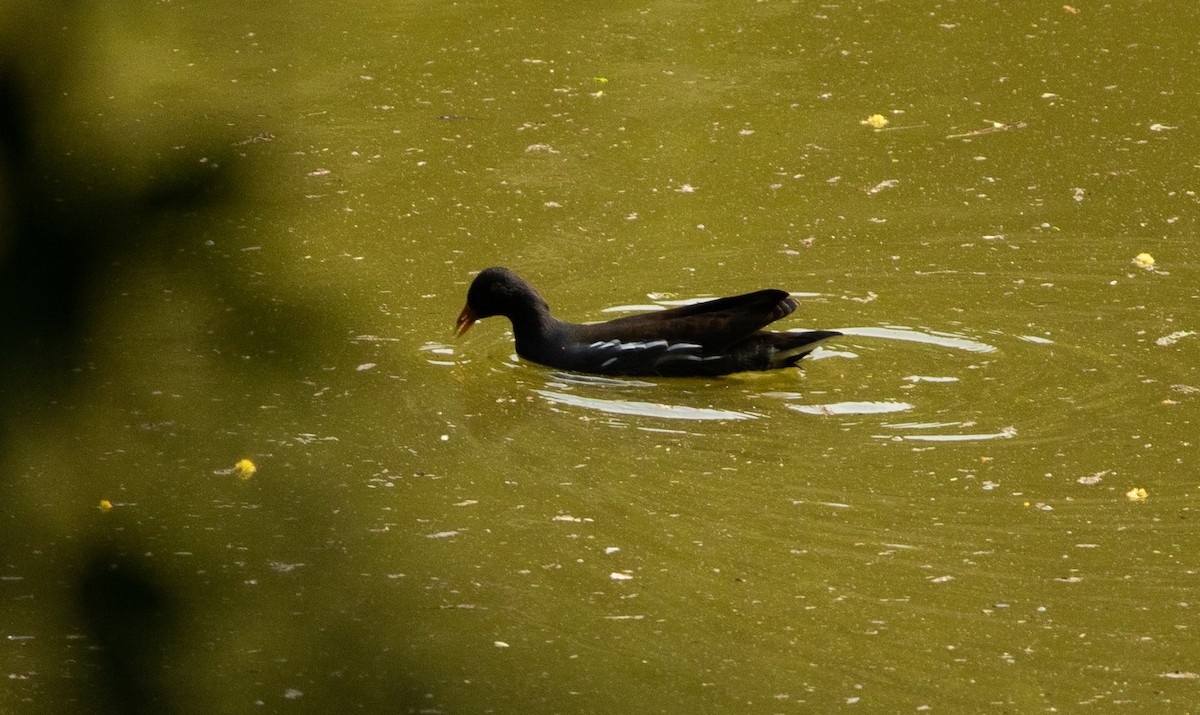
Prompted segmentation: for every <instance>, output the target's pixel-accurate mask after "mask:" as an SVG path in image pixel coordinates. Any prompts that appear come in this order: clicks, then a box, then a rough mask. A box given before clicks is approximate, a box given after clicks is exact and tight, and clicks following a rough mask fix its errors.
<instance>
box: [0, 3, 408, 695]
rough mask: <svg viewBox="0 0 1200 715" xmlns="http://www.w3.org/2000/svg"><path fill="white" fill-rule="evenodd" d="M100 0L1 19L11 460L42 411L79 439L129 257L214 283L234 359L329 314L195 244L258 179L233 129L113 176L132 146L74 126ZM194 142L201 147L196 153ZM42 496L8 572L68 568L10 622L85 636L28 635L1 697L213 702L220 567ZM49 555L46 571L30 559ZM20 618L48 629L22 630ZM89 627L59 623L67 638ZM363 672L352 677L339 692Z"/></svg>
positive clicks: (186, 132)
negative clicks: (172, 557)
mask: <svg viewBox="0 0 1200 715" xmlns="http://www.w3.org/2000/svg"><path fill="white" fill-rule="evenodd" d="M92 10H94V8H91V7H89V6H88V5H87V4H83V3H77V4H68V6H67V7H66V8H65V9H59V8H56V9H43V8H36V9H35V8H33V7H25V8H23V12H24V15H25V16H24V17H22V18H20V19H18V20H14V19H13V18H7V19H6V23H5V26H0V34H9V35H15V34H16V33H17V30H19V34H20V35H21V37H20V41H8V40H15V39H16V38H15V37H5V38H4V39H5V40H6V42H4V43H2V44H0V46H4V47H7V48H8V49H7V50H4V51H2V54H0V335H3V339H2V340H0V374H3V375H4V376H5V377H4V380H3V382H2V383H0V463H3V464H6V465H9V466H14V465H15V464H16V461H17V460H18V459H19V458H18V457H17V455H19V454H22V449H24V448H25V446H24V445H23V441H24V440H26V439H27V438H28V433H29V430H30V428H31V426H34V425H36V426H37V428H38V429H41V430H46V431H48V432H55V431H57V432H58V433H60V437H59V438H58V441H57V444H58V446H59V448H61V449H69V447H68V446H67V445H69V444H70V443H71V442H72V441H73V440H77V439H80V437H79V436H77V435H72V433H71V430H72V429H73V427H72V425H73V424H74V423H73V422H72V421H71V419H70V418H69V416H65V415H63V414H61V413H60V412H58V411H56V410H55V409H53V406H55V405H61V404H64V403H65V404H80V405H88V404H91V403H96V402H100V401H101V400H102V398H101V397H99V396H98V395H97V394H96V388H97V387H98V384H99V383H101V382H103V381H106V380H111V379H114V378H112V377H111V376H108V375H105V376H101V377H97V376H95V375H93V374H91V373H89V370H88V369H86V367H85V366H86V365H87V364H88V363H89V361H90V360H91V359H93V358H94V356H95V355H96V354H97V353H100V354H103V352H104V351H105V350H106V349H108V348H107V347H106V345H105V342H106V341H107V340H109V339H110V338H109V336H105V335H96V334H95V327H96V326H95V317H96V311H97V310H98V309H101V308H103V307H104V306H103V305H102V304H104V303H105V302H106V301H112V300H113V296H114V295H115V294H116V293H117V291H119V290H120V288H119V287H118V277H117V276H118V275H119V274H120V272H121V271H120V269H119V268H118V266H124V265H126V264H132V265H146V266H156V265H157V266H164V265H165V266H166V267H167V268H168V271H169V272H170V274H171V276H170V278H169V279H168V280H171V281H174V282H175V283H178V284H183V283H186V284H188V286H189V287H190V288H191V289H193V290H199V291H201V292H207V293H208V294H209V295H210V296H214V302H219V303H220V304H221V305H222V306H224V311H223V312H222V313H221V315H220V317H219V319H218V320H216V321H214V325H212V326H211V331H210V334H212V335H213V336H214V337H213V338H212V339H213V340H214V341H222V340H224V341H227V342H233V343H234V344H235V348H234V349H232V350H226V351H224V353H222V351H219V350H212V351H211V352H212V353H213V354H214V355H216V356H218V357H216V359H217V360H221V359H224V360H226V362H227V364H226V365H225V368H226V369H230V368H231V367H233V366H234V365H235V362H234V358H232V357H230V356H231V355H239V356H241V355H245V354H247V353H251V354H254V355H255V357H256V358H258V357H261V358H262V359H261V360H258V361H256V364H259V365H262V364H265V365H267V370H268V371H270V370H278V369H279V367H280V363H281V362H283V361H290V360H292V359H297V358H302V357H303V354H302V353H303V350H304V348H303V347H302V346H303V345H304V343H305V342H306V340H305V338H304V336H305V335H307V334H309V331H313V330H320V329H322V328H321V325H322V323H324V322H327V321H326V320H325V319H324V318H323V317H322V316H321V315H320V313H319V312H318V311H317V310H316V309H314V308H312V307H310V306H306V305H303V304H298V303H297V304H292V305H285V306H280V305H279V303H278V301H275V302H273V303H272V304H271V305H270V306H269V307H267V306H264V299H263V298H262V297H261V296H260V295H257V294H256V293H255V292H254V290H253V288H247V287H245V286H243V285H239V284H238V283H237V282H236V279H235V278H234V277H233V276H230V275H228V274H227V272H222V271H219V270H217V269H216V268H215V267H214V266H213V265H212V261H211V260H207V259H206V255H205V254H204V253H203V252H201V251H199V250H198V249H197V247H198V246H199V245H200V244H201V242H202V239H201V238H200V237H199V236H197V235H196V234H197V232H196V231H195V230H190V228H189V227H191V226H194V225H196V224H197V223H198V222H199V221H200V220H201V219H203V218H209V219H211V218H212V217H213V216H216V215H219V214H220V212H222V211H226V212H227V211H230V210H236V208H237V203H238V201H239V200H240V196H241V194H242V193H243V192H244V190H245V189H246V187H247V184H248V183H249V181H250V179H251V177H250V176H249V175H248V172H247V171H246V170H244V169H239V168H238V157H237V156H236V155H235V153H234V152H233V151H231V149H230V147H231V146H232V144H231V142H230V141H229V139H228V137H226V136H225V135H224V134H225V132H224V131H223V130H220V129H214V128H213V127H212V126H211V124H210V123H209V122H208V120H200V119H198V118H197V119H195V120H192V121H191V122H190V123H189V122H188V120H186V119H184V120H181V121H179V122H177V124H176V133H177V136H175V137H173V139H175V140H176V141H178V142H179V143H180V144H184V143H186V144H187V145H188V146H189V147H192V150H191V151H189V152H179V151H174V152H170V151H168V147H154V146H150V147H145V148H144V149H145V151H146V152H147V153H148V154H149V155H151V156H157V157H158V159H157V160H155V161H153V162H152V166H150V167H149V168H148V169H146V170H145V171H144V173H139V175H138V176H137V177H136V178H134V179H132V180H131V179H129V178H128V177H126V178H123V179H121V180H116V179H114V178H113V176H112V175H113V173H114V170H113V168H114V167H118V166H122V165H123V162H126V160H127V157H123V156H121V155H119V154H118V153H117V152H115V151H114V150H113V149H111V148H110V147H106V146H103V145H99V144H97V143H96V142H95V139H94V137H93V136H92V135H90V134H87V133H86V132H80V131H79V126H78V125H79V121H78V120H77V119H72V117H73V116H74V115H73V112H76V113H77V111H78V108H77V107H69V106H68V105H69V103H71V102H73V101H77V100H76V99H74V95H75V94H77V93H75V92H74V91H73V90H74V89H75V88H76V87H77V86H78V85H79V84H80V83H81V82H83V81H84V80H80V79H79V77H80V76H84V75H86V74H87V73H86V72H85V71H84V69H85V68H84V67H82V66H79V65H78V64H77V62H81V61H79V60H74V61H73V60H72V58H78V57H80V56H81V55H86V53H85V52H81V51H80V45H81V44H85V43H87V42H88V41H89V40H94V38H92V37H90V36H89V33H95V34H96V35H100V34H101V33H102V31H103V28H98V27H96V26H95V24H94V22H92V21H90V14H91V11H92ZM14 28H16V29H14ZM64 28H68V29H66V30H64ZM6 31H7V32H6ZM89 137H91V138H89ZM68 147H69V148H68ZM194 151H200V152H203V153H202V154H201V156H203V157H206V159H207V160H205V161H197V160H196V159H195V157H194V154H193V152H194ZM163 156H169V157H171V158H167V159H163V158H162V157H163ZM197 286H199V288H197ZM217 296H219V298H218V297H217ZM247 336H253V337H252V338H248V337H247ZM239 342H240V343H241V345H238V343H239ZM238 369H241V370H243V371H244V370H245V369H246V368H244V367H239V368H238ZM143 377H145V376H143ZM137 389H138V391H139V394H144V393H145V392H148V391H149V390H148V389H147V388H146V387H145V386H144V385H142V386H138V388H137ZM132 391H133V390H132V389H131V392H132ZM212 409H214V410H215V409H218V407H213V408H212ZM135 419H136V418H135ZM49 458H51V459H58V458H59V456H57V455H54V456H49ZM62 463H63V464H69V463H70V462H66V461H64V462H62ZM23 469H24V468H23V467H20V468H4V469H0V475H2V477H0V478H2V479H3V480H4V482H5V483H4V484H2V485H0V486H3V487H5V488H6V489H8V488H10V487H13V488H18V484H17V480H19V479H21V478H22V477H20V472H21V471H23ZM72 470H74V471H70V470H67V471H65V472H61V473H55V474H53V475H52V476H53V481H54V484H53V486H52V487H51V488H53V489H65V490H67V491H68V492H71V493H77V492H78V493H81V494H86V493H87V492H88V491H89V490H90V487H89V484H90V483H91V482H93V481H94V479H93V478H92V477H93V476H94V475H92V474H84V473H82V471H86V470H84V468H83V467H81V466H78V465H76V466H73V467H72ZM146 476H149V475H146ZM10 482H11V483H10ZM47 486H48V487H50V486H51V485H47ZM35 500H36V501H38V502H39V503H37V504H35V505H26V506H22V505H20V504H16V505H14V504H12V503H10V507H9V508H8V509H7V510H6V511H7V514H8V516H9V520H6V521H7V525H6V527H5V528H4V530H3V535H0V553H3V554H4V555H5V556H6V561H8V562H9V563H10V564H20V563H26V561H27V560H28V559H30V558H33V559H34V564H35V565H32V566H31V565H28V564H27V565H26V566H24V567H19V566H18V567H14V566H9V569H10V572H9V573H10V574H12V573H18V574H21V575H10V576H9V577H7V579H6V580H7V581H9V582H13V583H22V582H23V583H29V584H57V585H58V586H57V588H58V590H56V591H54V590H53V589H52V591H53V592H41V591H35V592H33V595H32V596H30V597H28V598H27V599H26V600H25V601H24V604H25V605H24V606H23V607H22V610H21V613H20V615H16V613H15V612H12V611H10V617H11V618H12V621H11V622H9V624H8V625H7V626H6V628H5V630H6V632H7V633H8V635H9V637H10V639H13V638H15V639H17V640H19V641H24V639H26V638H29V639H35V640H36V641H37V643H38V644H39V645H40V646H41V647H43V648H44V647H46V646H47V644H50V647H56V646H54V645H53V644H55V643H61V642H62V638H63V633H62V630H65V632H66V633H67V634H74V633H82V634H83V636H82V637H83V639H84V641H83V647H82V648H81V649H79V650H77V651H76V652H75V654H74V655H72V654H69V653H65V652H58V653H55V654H52V655H47V656H44V657H46V658H49V659H51V660H52V661H54V660H57V662H53V663H51V662H46V661H38V662H33V661H30V660H29V658H30V655H28V653H29V652H30V651H31V650H36V648H31V649H26V650H25V651H23V653H24V655H22V657H21V662H24V663H26V664H27V665H28V666H29V667H28V669H27V670H28V672H27V673H26V674H20V673H17V672H15V671H17V670H18V668H17V667H16V665H15V663H14V665H13V666H12V669H13V670H12V673H11V674H10V678H15V679H16V680H18V681H25V680H30V681H36V683H32V684H31V685H33V687H32V688H31V689H29V690H26V691H24V692H23V694H19V693H10V694H9V695H7V696H5V697H4V698H3V699H0V702H10V703H15V702H17V701H18V700H19V701H21V702H24V703H25V704H26V705H35V706H37V707H39V708H42V709H45V710H47V711H59V712H62V711H64V710H63V709H62V708H67V707H68V705H69V706H70V708H71V709H73V710H74V711H96V712H127V713H151V712H153V713H169V712H179V711H188V712H190V711H203V710H204V709H205V702H206V700H208V701H214V702H220V700H219V698H217V697H216V696H215V695H210V696H205V695H203V693H204V689H203V688H204V687H208V686H196V685H194V684H192V683H194V682H195V680H196V679H197V678H200V677H203V673H202V672H201V673H196V672H193V671H192V668H191V666H190V665H189V661H191V660H195V659H196V657H197V656H199V654H200V652H201V651H203V650H204V649H205V648H206V647H210V646H211V643H212V638H213V637H212V635H211V633H210V634H208V635H202V634H201V633H200V632H199V631H202V630H203V629H202V628H198V627H197V626H198V625H203V624H204V623H205V619H208V620H209V621H211V620H212V619H213V618H214V614H216V613H220V612H221V611H220V610H214V609H213V608H212V604H211V603H207V602H204V599H206V598H207V596H205V595H204V591H205V589H211V588H212V586H211V585H210V584H211V582H210V581H208V580H207V579H197V578H196V577H195V575H194V574H181V573H179V572H175V571H171V570H170V569H167V568H165V567H164V566H163V562H162V561H161V560H158V559H153V558H150V557H151V553H150V552H152V551H155V549H154V548H153V547H154V545H155V544H153V543H152V542H150V541H148V540H145V539H144V538H141V537H138V536H131V535H129V534H128V533H125V534H120V533H119V532H125V530H126V527H125V526H116V525H115V524H121V523H123V522H120V521H117V522H114V521H113V520H106V521H104V522H89V521H86V520H81V519H78V518H77V516H78V515H77V516H76V517H73V516H70V515H65V516H64V515H62V514H58V513H55V514H52V515H51V514H48V513H46V514H43V513H35V512H36V511H37V510H39V509H40V510H47V509H51V508H60V509H61V508H63V506H62V505H58V506H57V507H55V506H51V505H49V504H47V503H45V502H49V501H51V500H50V499H49V498H43V497H36V498H35ZM18 501H19V500H18ZM102 506H103V505H102ZM108 508H111V505H109V506H108ZM93 509H94V507H93ZM64 518H65V519H68V520H71V521H70V525H69V526H68V527H58V526H54V525H53V524H62V523H63V522H62V521H60V520H61V519H64ZM151 519H153V517H151ZM89 524H91V525H89ZM14 527H15V528H14ZM61 528H69V529H70V530H71V531H70V532H69V533H63V532H62V531H61ZM114 540H115V541H117V542H120V543H121V544H122V547H121V548H120V549H114V548H113V547H112V546H111V544H112V543H113V542H114ZM46 544H52V545H54V546H46ZM43 549H48V550H49V557H48V558H47V557H39V556H37V554H43V553H45V552H43ZM18 554H22V556H21V557H20V558H17V555H18ZM31 554H32V555H31ZM43 561H44V565H37V564H39V563H41V562H43ZM210 566H211V565H210ZM12 569H17V570H16V571H13V570H12ZM31 570H32V571H31ZM39 570H44V573H42V574H40V575H39V574H37V573H36V572H37V571H39ZM218 570H219V568H218ZM201 573H204V567H202V569H201ZM10 605H11V604H8V605H6V606H5V609H6V610H8V609H9V608H10ZM60 611H61V612H60ZM242 617H246V616H245V615H243V616H242ZM18 624H23V625H18ZM18 628H26V629H28V631H26V632H34V633H38V635H37V636H18V635H14V629H18ZM60 629H62V630H60ZM17 632H18V633H19V632H20V631H17ZM78 637H79V636H74V635H67V636H66V638H67V640H68V642H73V640H74V639H75V638H78ZM364 637H366V634H364V633H355V632H354V631H353V629H341V630H339V629H338V628H336V627H331V628H330V629H329V632H328V633H326V634H324V635H321V636H316V635H313V636H312V639H313V640H314V641H316V640H321V641H323V643H322V645H316V644H315V643H310V644H308V645H307V646H306V648H316V649H318V650H323V652H326V653H328V654H329V655H328V657H329V658H331V659H334V660H336V661H338V662H337V666H338V667H342V668H345V667H348V664H352V663H353V660H354V658H355V657H356V656H355V654H356V653H357V652H359V651H360V650H361V641H362V639H363V638H364ZM218 640H219V638H218ZM204 644H207V645H204ZM77 661H78V662H77ZM72 664H74V665H72ZM397 667H398V668H402V666H397ZM55 668H59V669H62V671H64V677H65V678H67V679H68V680H70V681H71V686H72V687H68V688H63V687H60V685H61V684H56V683H54V682H53V678H52V676H51V675H50V674H49V673H46V672H45V671H46V670H53V669H55ZM334 669H335V668H334V667H332V666H331V667H330V670H331V671H332V670H334ZM72 671H73V672H72ZM404 682H405V678H403V677H397V678H395V679H393V680H392V681H391V682H390V683H389V684H388V685H387V686H384V687H381V688H371V690H370V692H367V691H366V690H363V692H360V693H358V694H357V697H358V698H359V699H367V700H371V699H375V698H378V697H380V693H381V692H388V693H392V694H393V695H394V696H395V698H394V700H392V701H391V704H393V705H396V706H398V707H401V708H403V706H404V703H405V702H408V701H410V700H412V699H414V698H415V697H416V696H415V695H413V692H415V691H416V688H412V689H411V691H410V689H406V686H405V685H403V683H404ZM210 685H211V684H210ZM354 687H355V686H353V685H345V686H343V687H342V688H341V690H342V692H343V694H346V691H348V690H352V689H354ZM335 690H336V688H335ZM39 693H40V694H39ZM185 694H186V695H190V696H199V697H189V698H185V697H184V696H185ZM351 697H352V698H354V697H355V696H353V695H352V696H351ZM10 698H11V700H10ZM214 698H215V700H214ZM4 709H6V708H4Z"/></svg>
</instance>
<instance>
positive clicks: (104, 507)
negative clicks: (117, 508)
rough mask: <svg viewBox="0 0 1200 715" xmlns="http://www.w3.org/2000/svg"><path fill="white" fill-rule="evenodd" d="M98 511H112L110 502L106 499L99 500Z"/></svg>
mask: <svg viewBox="0 0 1200 715" xmlns="http://www.w3.org/2000/svg"><path fill="white" fill-rule="evenodd" d="M100 511H112V502H110V501H109V500H107V499H101V500H100Z"/></svg>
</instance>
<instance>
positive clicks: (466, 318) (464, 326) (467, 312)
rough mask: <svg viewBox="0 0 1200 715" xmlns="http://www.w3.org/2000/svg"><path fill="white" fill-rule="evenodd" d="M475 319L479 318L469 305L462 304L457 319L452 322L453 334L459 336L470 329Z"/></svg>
mask: <svg viewBox="0 0 1200 715" xmlns="http://www.w3.org/2000/svg"><path fill="white" fill-rule="evenodd" d="M476 320H479V316H478V315H476V314H475V311H473V310H471V306H469V305H464V306H463V309H462V312H461V313H459V314H458V320H457V321H456V322H455V323H454V334H455V335H457V336H458V337H460V338H461V337H462V336H463V334H465V333H466V332H467V331H468V330H470V329H471V326H472V325H474V324H475V321H476Z"/></svg>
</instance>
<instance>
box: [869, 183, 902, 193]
mask: <svg viewBox="0 0 1200 715" xmlns="http://www.w3.org/2000/svg"><path fill="white" fill-rule="evenodd" d="M899 185H900V180H899V179H886V180H884V181H881V182H879V183H878V184H875V185H874V186H872V187H871V188H869V189H867V194H869V195H871V196H874V195H875V194H878V193H879V192H880V191H883V190H884V189H892V188H895V187H897V186H899Z"/></svg>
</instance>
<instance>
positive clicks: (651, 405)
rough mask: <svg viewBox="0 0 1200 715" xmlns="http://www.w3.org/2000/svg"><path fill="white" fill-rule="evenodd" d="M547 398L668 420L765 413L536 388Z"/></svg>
mask: <svg viewBox="0 0 1200 715" xmlns="http://www.w3.org/2000/svg"><path fill="white" fill-rule="evenodd" d="M533 392H534V393H535V394H537V395H540V396H542V397H543V398H544V399H546V400H547V401H548V402H550V403H552V404H556V405H570V406H572V407H582V408H584V409H589V410H597V411H600V412H607V413H609V414H617V415H638V416H641V417H658V418H662V419H669V420H754V419H758V418H759V417H761V416H762V415H758V414H755V413H753V412H735V411H732V410H718V409H713V408H705V407H688V406H686V405H667V404H661V403H655V402H640V401H636V400H605V399H601V398H598V397H581V396H579V395H571V394H567V393H565V392H553V391H551V390H534V391H533Z"/></svg>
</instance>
